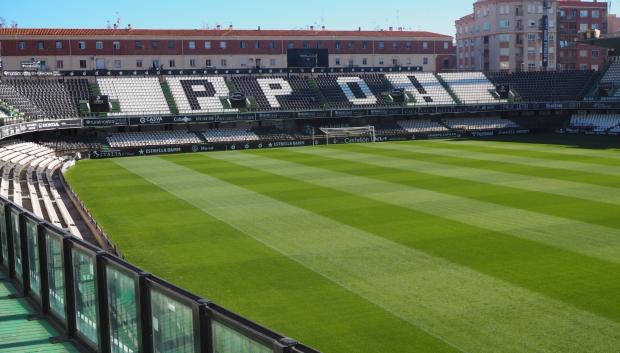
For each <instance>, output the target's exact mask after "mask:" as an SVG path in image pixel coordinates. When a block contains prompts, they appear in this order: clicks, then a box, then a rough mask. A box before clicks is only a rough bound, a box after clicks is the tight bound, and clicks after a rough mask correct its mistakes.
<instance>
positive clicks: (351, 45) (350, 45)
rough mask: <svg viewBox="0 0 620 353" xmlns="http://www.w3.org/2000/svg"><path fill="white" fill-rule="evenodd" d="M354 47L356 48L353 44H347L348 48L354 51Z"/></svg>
mask: <svg viewBox="0 0 620 353" xmlns="http://www.w3.org/2000/svg"><path fill="white" fill-rule="evenodd" d="M354 47H355V44H354V43H353V42H349V43H347V48H349V49H353V48H354Z"/></svg>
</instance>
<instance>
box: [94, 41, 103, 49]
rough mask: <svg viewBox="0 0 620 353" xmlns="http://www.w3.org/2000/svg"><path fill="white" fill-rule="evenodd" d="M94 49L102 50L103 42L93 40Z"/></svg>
mask: <svg viewBox="0 0 620 353" xmlns="http://www.w3.org/2000/svg"><path fill="white" fill-rule="evenodd" d="M95 49H97V50H102V49H103V42H101V41H97V42H95Z"/></svg>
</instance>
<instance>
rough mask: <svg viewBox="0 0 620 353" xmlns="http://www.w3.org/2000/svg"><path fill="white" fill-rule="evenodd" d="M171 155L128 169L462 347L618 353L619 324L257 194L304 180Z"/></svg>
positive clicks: (292, 188) (131, 162)
mask: <svg viewBox="0 0 620 353" xmlns="http://www.w3.org/2000/svg"><path fill="white" fill-rule="evenodd" d="M197 157H198V158H200V157H202V158H204V160H203V161H202V162H200V160H199V159H196V158H197ZM165 159H166V160H169V161H174V162H175V163H178V165H175V164H174V163H170V162H165V161H163V160H162V161H159V162H158V161H155V160H153V159H149V160H148V161H141V162H138V160H129V159H127V160H123V161H122V165H123V166H125V167H126V168H128V169H129V170H132V171H133V172H135V173H137V174H139V175H141V176H143V177H144V178H145V179H147V180H149V181H151V182H153V183H155V184H156V185H159V186H160V187H162V188H164V189H166V190H168V191H169V192H171V193H173V194H175V195H177V196H179V197H181V198H183V199H185V200H187V201H188V202H190V203H192V204H194V205H196V206H197V207H200V208H202V209H203V210H204V211H205V212H207V213H209V214H211V215H212V216H214V217H216V218H218V219H220V220H222V221H224V222H226V223H228V224H231V225H233V226H234V227H235V228H237V229H239V230H241V231H243V232H244V233H246V234H248V235H251V236H253V237H256V239H260V241H262V242H264V243H265V244H268V245H269V246H270V247H272V248H274V249H277V250H278V251H280V252H282V253H283V254H286V255H287V256H289V257H291V258H294V259H296V261H299V262H300V263H302V264H304V265H305V266H307V267H309V268H311V269H313V270H314V271H316V272H318V273H321V274H323V275H324V276H325V277H327V278H330V279H332V280H333V281H335V282H337V283H339V284H341V285H342V286H344V287H346V288H348V289H350V290H352V291H354V292H356V293H358V294H360V295H362V296H363V297H365V298H367V299H368V300H369V301H371V302H374V303H375V304H377V305H381V306H383V307H384V308H386V309H387V310H389V311H390V312H392V313H394V314H395V315H399V316H401V317H403V318H405V319H406V320H408V321H409V322H411V323H413V324H415V325H419V326H420V327H424V328H425V329H426V330H428V331H430V332H434V333H435V334H437V335H438V336H440V337H443V338H445V339H446V340H448V341H449V342H450V343H451V344H453V345H454V346H457V347H459V348H460V349H461V350H464V351H468V352H498V351H501V352H532V351H536V352H558V351H569V350H570V351H572V352H591V351H592V349H593V348H594V349H597V350H599V351H602V352H606V351H609V352H611V350H612V349H613V348H612V347H615V346H616V345H617V344H618V343H619V342H620V327H619V326H620V325H619V324H618V323H617V322H614V321H611V320H608V319H604V318H602V317H600V316H597V315H593V314H591V313H588V312H586V311H583V310H579V309H576V308H574V307H573V306H571V305H567V304H565V303H562V302H560V301H556V300H551V299H549V298H547V297H545V296H540V295H537V294H535V293H532V292H530V291H527V290H524V289H522V288H520V287H517V286H513V285H510V284H508V283H505V282H503V281H500V280H497V279H495V278H492V277H489V276H485V275H482V274H479V273H477V272H476V271H471V270H469V269H467V268H464V267H461V266H457V265H454V264H451V263H450V262H446V261H443V260H441V259H437V258H435V257H432V256H428V255H426V254H424V253H421V252H418V251H415V250H414V249H411V248H409V247H406V246H402V245H399V244H396V243H393V242H391V241H388V240H386V239H384V238H382V237H377V236H374V235H372V234H370V233H367V232H364V231H361V230H359V229H357V228H355V227H350V226H347V225H344V224H342V223H340V222H336V221H334V220H332V219H329V218H326V217H323V216H321V215H319V214H317V213H314V212H309V211H307V210H304V209H301V208H298V207H295V206H292V205H290V204H288V203H285V202H281V201H278V200H276V199H274V198H271V197H267V196H265V195H263V194H262V193H259V192H255V191H252V190H250V189H249V188H248V187H249V186H250V185H255V186H257V187H261V186H262V187H267V184H268V183H270V184H271V185H270V186H269V187H270V188H273V189H274V190H279V191H278V192H279V193H291V192H292V193H296V194H298V195H299V192H302V193H306V192H307V191H309V190H304V185H303V183H299V182H291V181H287V180H281V178H271V179H269V180H267V179H263V178H260V177H259V175H258V174H257V173H256V172H252V171H250V170H247V169H246V168H240V167H238V166H234V165H232V164H230V163H227V162H225V161H222V160H217V159H212V158H210V157H208V156H198V155H192V156H173V157H165ZM145 162H146V163H145ZM183 164H187V165H189V166H192V169H193V170H192V169H189V168H185V167H183V166H182V165H183ZM197 170H201V172H199V171H197ZM181 175H182V176H183V177H182V178H179V176H181ZM181 179H182V180H181ZM229 181H230V182H229ZM235 183H243V184H245V186H246V187H241V186H239V185H236V184H235ZM299 187H301V189H300V190H299V189H298V190H297V191H295V189H296V188H299ZM550 322H553V325H551V326H550V325H549V323H550ZM584 327H585V329H584ZM590 330H591V332H590ZM586 332H587V333H586ZM577 336H578V337H577ZM420 348H422V347H420ZM411 349H412V350H417V349H418V347H413V348H411Z"/></svg>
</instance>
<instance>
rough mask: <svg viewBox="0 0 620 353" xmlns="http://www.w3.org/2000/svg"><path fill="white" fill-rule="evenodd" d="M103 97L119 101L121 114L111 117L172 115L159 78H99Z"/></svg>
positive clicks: (98, 81)
mask: <svg viewBox="0 0 620 353" xmlns="http://www.w3.org/2000/svg"><path fill="white" fill-rule="evenodd" d="M97 83H98V84H99V88H100V90H101V94H102V95H107V96H109V97H110V100H117V101H118V102H119V104H120V112H118V113H110V115H148V114H151V115H161V114H170V108H169V107H168V103H167V102H166V97H165V96H164V93H163V91H162V89H161V85H160V83H159V79H158V78H157V77H99V78H97Z"/></svg>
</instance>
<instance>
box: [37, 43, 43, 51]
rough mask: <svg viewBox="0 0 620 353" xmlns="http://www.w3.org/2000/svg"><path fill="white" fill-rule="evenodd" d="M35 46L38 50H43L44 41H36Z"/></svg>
mask: <svg viewBox="0 0 620 353" xmlns="http://www.w3.org/2000/svg"><path fill="white" fill-rule="evenodd" d="M37 48H38V49H39V50H45V43H43V42H42V41H39V42H37Z"/></svg>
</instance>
